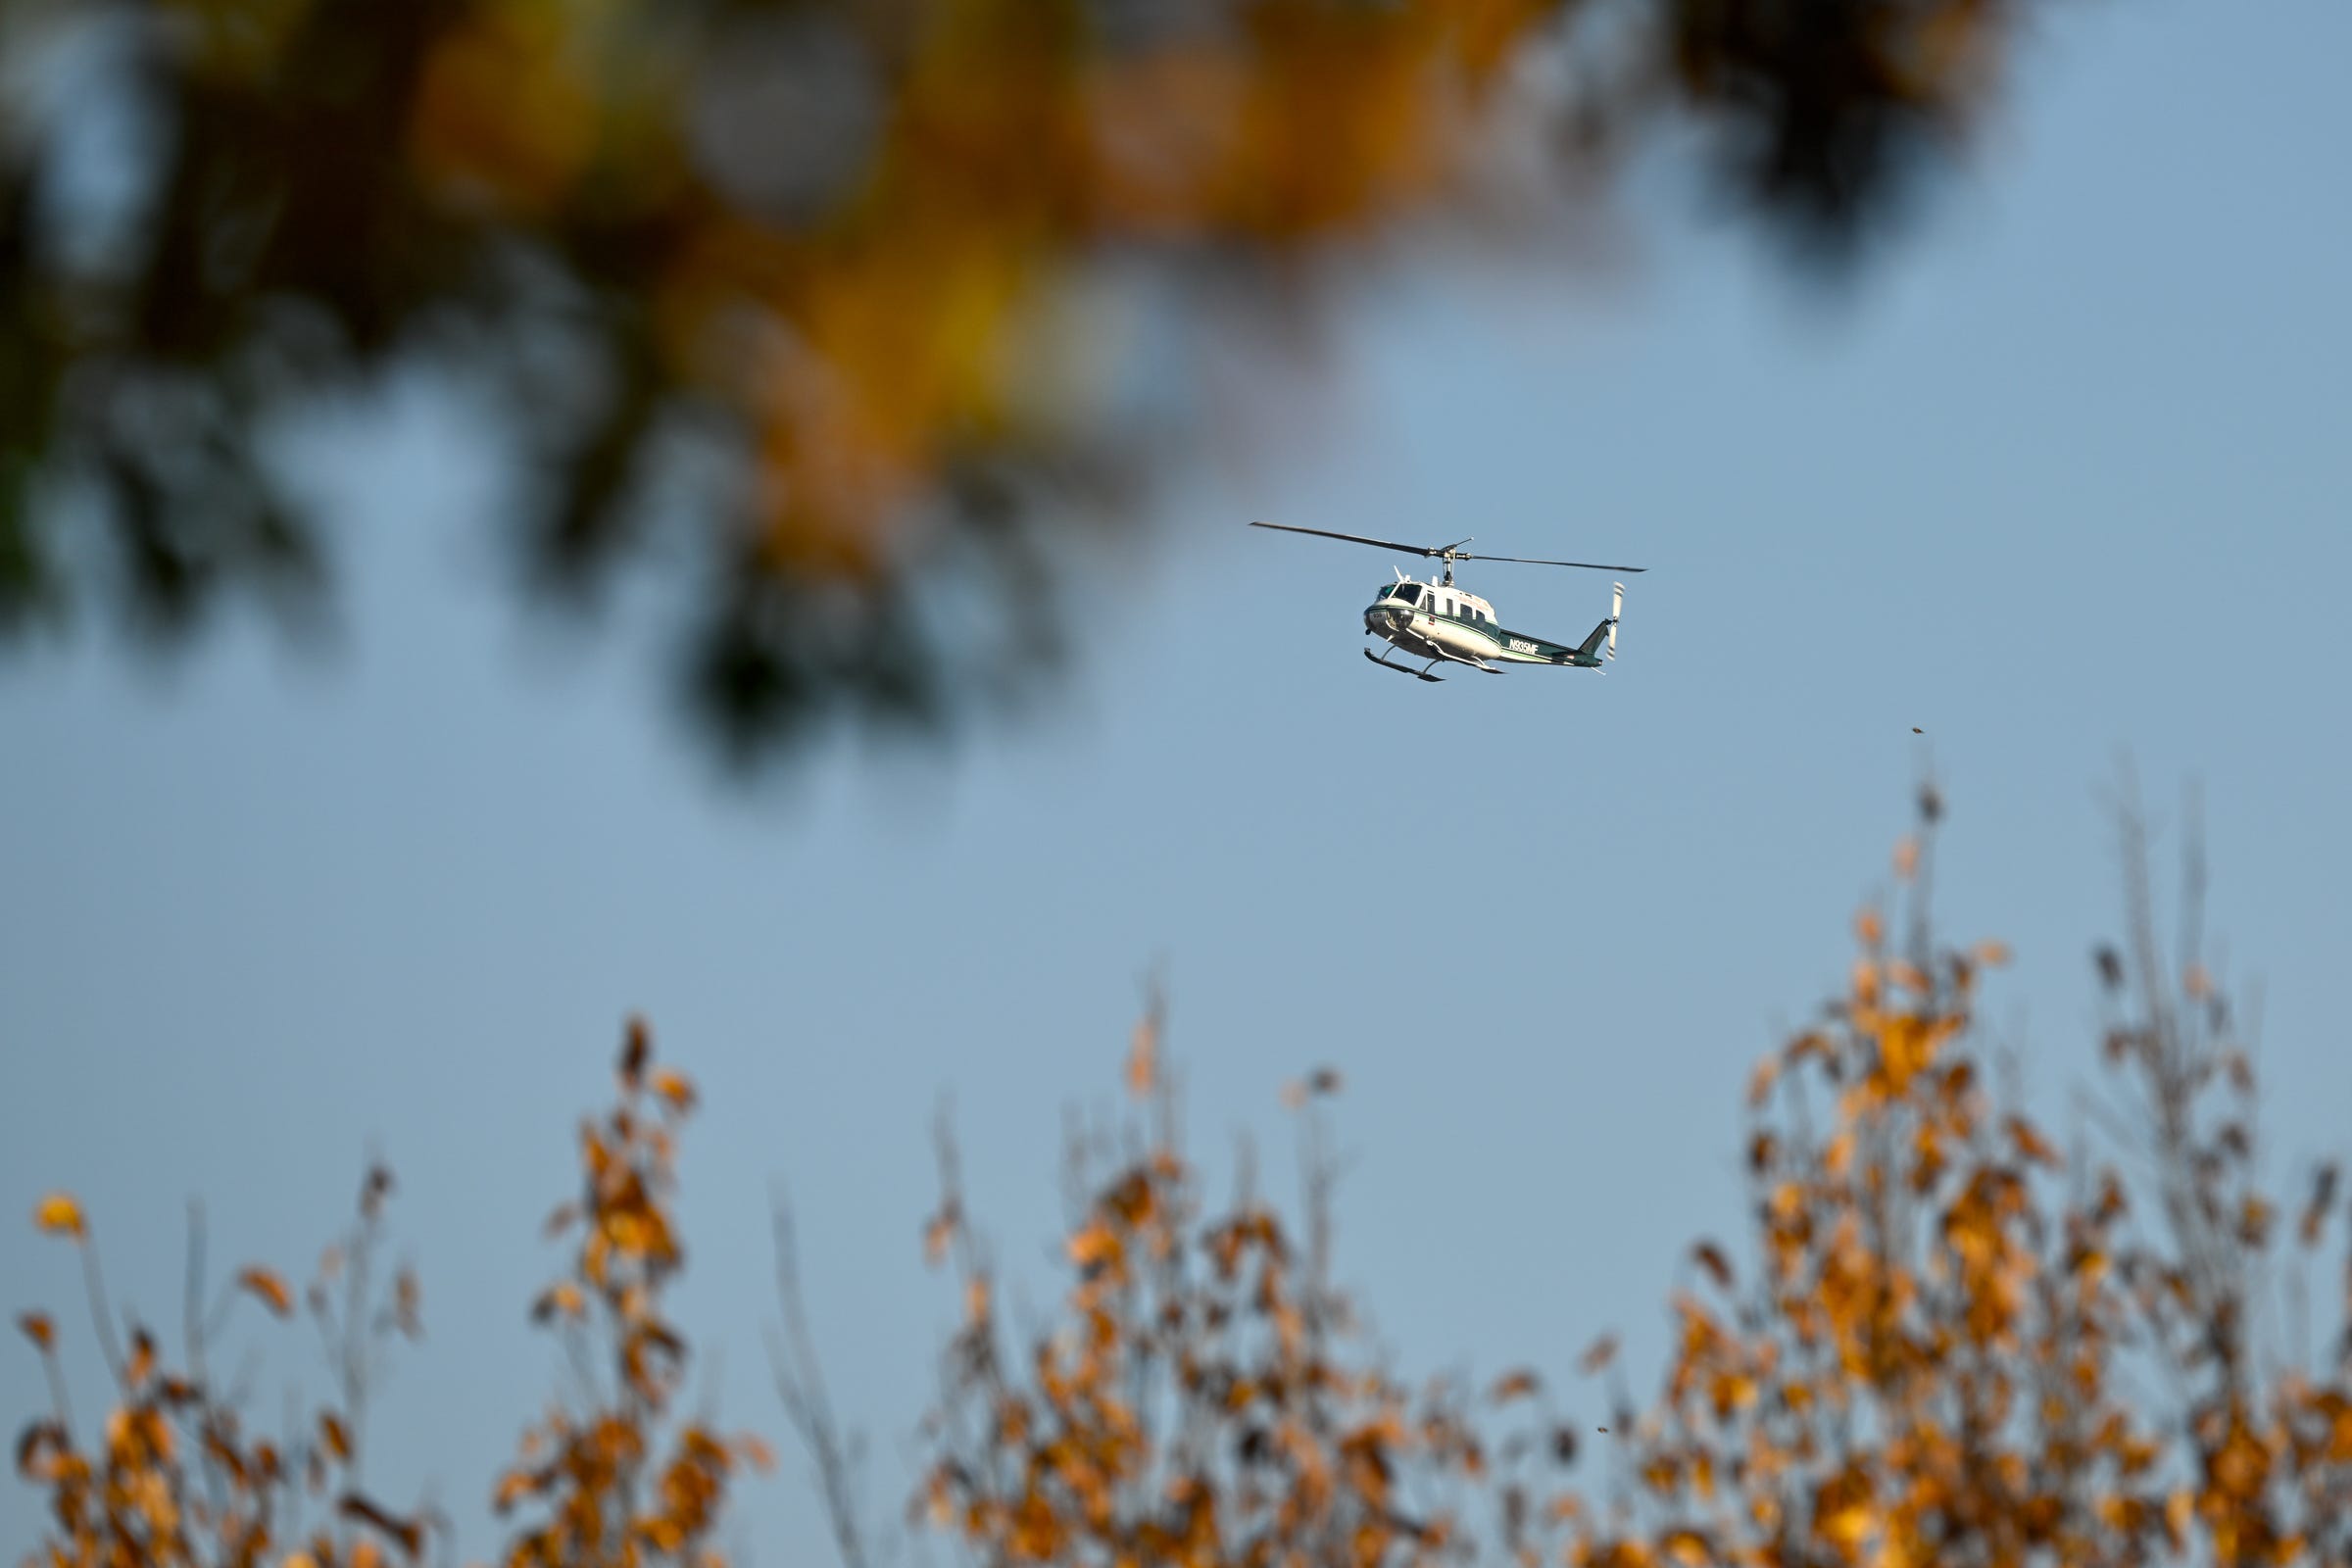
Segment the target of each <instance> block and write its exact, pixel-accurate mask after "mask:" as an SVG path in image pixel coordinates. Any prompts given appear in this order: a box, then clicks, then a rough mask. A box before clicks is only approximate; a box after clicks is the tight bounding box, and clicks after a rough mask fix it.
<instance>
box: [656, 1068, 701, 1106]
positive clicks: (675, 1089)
mask: <svg viewBox="0 0 2352 1568" xmlns="http://www.w3.org/2000/svg"><path fill="white" fill-rule="evenodd" d="M654 1093H655V1094H657V1095H660V1096H661V1097H662V1102H663V1103H666V1104H667V1105H668V1106H669V1108H670V1109H672V1110H674V1111H676V1112H677V1113H678V1114H679V1115H681V1116H683V1115H685V1114H686V1113H687V1112H688V1111H690V1110H692V1109H693V1108H694V1100H695V1095H694V1082H693V1080H691V1079H689V1078H688V1077H687V1076H686V1075H685V1074H684V1073H682V1072H680V1071H678V1069H677V1068H675V1067H664V1068H662V1070H661V1071H660V1072H658V1073H656V1074H654Z"/></svg>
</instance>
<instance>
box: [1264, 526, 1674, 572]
mask: <svg viewBox="0 0 2352 1568" xmlns="http://www.w3.org/2000/svg"><path fill="white" fill-rule="evenodd" d="M1250 527H1252V528H1273V529H1276V530H1278V531H1280V532H1283V533H1309V534H1313V535H1314V536H1315V537H1316V538H1318V539H1345V540H1347V541H1348V543H1349V544H1357V545H1371V546H1373V547H1374V548H1375V549H1379V550H1397V551H1401V552H1403V553H1404V554H1405V555H1408V556H1429V557H1433V558H1434V557H1444V556H1446V553H1447V552H1448V551H1449V550H1450V551H1451V552H1452V556H1451V559H1453V560H1455V561H1507V562H1510V563H1512V564H1516V565H1521V566H1582V567H1584V568H1585V569H1586V570H1587V571H1647V570H1648V569H1649V568H1648V567H1647V566H1612V565H1608V564H1605V563H1602V562H1598V561H1539V560H1537V559H1536V558H1535V557H1533V556H1474V555H1472V554H1471V553H1470V552H1469V551H1467V550H1453V549H1452V547H1451V546H1450V545H1408V544H1402V543H1399V542H1398V541H1397V540H1395V539H1374V538H1370V537H1368V536H1366V535H1364V534H1360V533H1334V532H1332V531H1331V530H1330V529H1329V528H1300V527H1298V526H1296V525H1295V524H1292V523H1288V522H1253V523H1251V524H1250Z"/></svg>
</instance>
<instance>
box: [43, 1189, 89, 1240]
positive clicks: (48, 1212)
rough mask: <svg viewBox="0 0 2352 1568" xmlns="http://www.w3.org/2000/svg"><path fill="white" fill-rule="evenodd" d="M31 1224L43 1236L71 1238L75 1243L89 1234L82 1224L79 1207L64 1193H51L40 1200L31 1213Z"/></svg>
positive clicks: (86, 1227)
mask: <svg viewBox="0 0 2352 1568" xmlns="http://www.w3.org/2000/svg"><path fill="white" fill-rule="evenodd" d="M32 1223H33V1224H34V1225H35V1226H37V1227H39V1229H40V1231H41V1233H42V1234H43V1235H45V1236H71V1237H73V1239H74V1240H75V1241H79V1240H81V1238H82V1237H84V1236H86V1235H87V1234H89V1227H88V1226H86V1225H85V1224H83V1223H82V1218H81V1205H80V1204H79V1203H76V1202H75V1201H73V1197H72V1196H71V1195H70V1194H66V1193H51V1194H50V1195H49V1196H48V1197H46V1198H44V1199H42V1200H41V1201H40V1203H39V1204H38V1205H37V1206H36V1207H35V1208H34V1209H33V1211H32Z"/></svg>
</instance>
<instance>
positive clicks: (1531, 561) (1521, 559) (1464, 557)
mask: <svg viewBox="0 0 2352 1568" xmlns="http://www.w3.org/2000/svg"><path fill="white" fill-rule="evenodd" d="M1453 559H1454V560H1456V561H1509V562H1515V563H1517V564H1520V565H1522V566H1582V567H1584V568H1585V569H1586V570H1587V571H1647V570H1648V569H1649V568H1648V567H1647V566H1609V565H1604V564H1601V563H1600V562H1597V561H1538V560H1536V559H1535V558H1534V557H1532V556H1473V555H1470V554H1468V553H1466V552H1462V551H1456V552H1455V553H1454V557H1453Z"/></svg>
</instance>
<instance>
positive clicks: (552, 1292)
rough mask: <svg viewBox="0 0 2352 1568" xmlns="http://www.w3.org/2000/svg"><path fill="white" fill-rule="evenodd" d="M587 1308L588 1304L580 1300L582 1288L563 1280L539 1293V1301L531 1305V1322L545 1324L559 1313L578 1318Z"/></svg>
mask: <svg viewBox="0 0 2352 1568" xmlns="http://www.w3.org/2000/svg"><path fill="white" fill-rule="evenodd" d="M585 1306H586V1303H585V1302H584V1301H582V1300H581V1299H580V1288H579V1287H578V1286H577V1285H574V1284H572V1283H571V1281H569V1280H563V1281H560V1282H558V1283H557V1284H554V1285H551V1286H549V1287H548V1288H547V1289H546V1290H544V1291H542V1292H540V1293H539V1299H537V1300H536V1301H533V1302H532V1303H531V1321H532V1322H534V1323H544V1322H546V1321H547V1320H548V1319H549V1318H551V1317H554V1316H556V1315H557V1314H558V1313H561V1314H563V1315H564V1317H572V1318H576V1317H578V1316H579V1315H580V1313H581V1312H582V1311H583V1310H584V1309H585Z"/></svg>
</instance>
